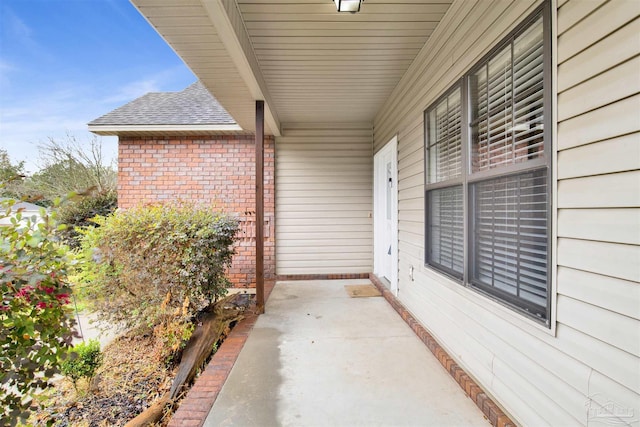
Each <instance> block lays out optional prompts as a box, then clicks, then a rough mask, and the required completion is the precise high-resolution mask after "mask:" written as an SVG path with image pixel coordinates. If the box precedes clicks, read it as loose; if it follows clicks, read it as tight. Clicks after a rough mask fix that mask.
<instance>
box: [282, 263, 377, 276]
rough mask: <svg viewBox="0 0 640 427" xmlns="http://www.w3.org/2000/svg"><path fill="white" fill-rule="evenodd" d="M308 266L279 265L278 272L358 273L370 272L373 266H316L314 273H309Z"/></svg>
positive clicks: (294, 273)
mask: <svg viewBox="0 0 640 427" xmlns="http://www.w3.org/2000/svg"><path fill="white" fill-rule="evenodd" d="M308 271H309V268H308V267H279V269H278V273H277V274H283V275H285V274H287V275H288V274H291V275H296V274H356V273H369V272H370V271H371V267H368V266H354V265H350V266H346V267H338V266H334V267H315V268H314V269H313V271H314V273H309V272H308Z"/></svg>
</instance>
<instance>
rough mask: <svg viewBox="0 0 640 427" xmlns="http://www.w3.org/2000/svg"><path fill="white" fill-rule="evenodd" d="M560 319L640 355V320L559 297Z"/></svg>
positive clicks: (601, 339)
mask: <svg viewBox="0 0 640 427" xmlns="http://www.w3.org/2000/svg"><path fill="white" fill-rule="evenodd" d="M557 311H558V321H559V322H561V323H564V324H565V325H567V326H570V327H572V328H574V329H576V330H579V331H582V332H584V333H588V334H589V335H591V336H592V337H594V338H597V339H599V340H600V341H604V342H606V343H608V344H611V345H612V346H614V347H617V348H619V349H621V350H623V351H626V352H628V353H630V354H640V339H638V337H639V336H640V321H638V320H637V319H633V318H630V317H627V316H622V315H620V314H617V313H613V312H611V311H609V310H605V309H602V308H600V307H598V306H595V305H591V304H587V303H584V302H582V301H579V300H575V299H573V298H569V297H565V296H564V295H560V296H558V309H557Z"/></svg>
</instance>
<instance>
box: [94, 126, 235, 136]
mask: <svg viewBox="0 0 640 427" xmlns="http://www.w3.org/2000/svg"><path fill="white" fill-rule="evenodd" d="M88 128H89V131H90V132H94V133H97V134H110V135H115V134H117V133H120V132H163V131H164V132H224V131H227V132H231V131H234V132H237V131H241V130H243V129H242V128H241V127H240V126H238V125H236V124H227V125H89V126H88Z"/></svg>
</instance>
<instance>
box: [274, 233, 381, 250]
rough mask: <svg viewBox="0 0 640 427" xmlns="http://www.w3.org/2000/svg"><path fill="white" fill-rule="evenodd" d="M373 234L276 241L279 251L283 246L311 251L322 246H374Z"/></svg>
mask: <svg viewBox="0 0 640 427" xmlns="http://www.w3.org/2000/svg"><path fill="white" fill-rule="evenodd" d="M372 245H373V235H371V236H366V237H364V238H359V239H356V238H344V237H342V236H326V235H325V236H321V238H316V239H313V238H308V239H299V240H294V239H289V240H287V239H283V240H279V241H278V242H277V243H276V246H277V248H278V251H279V250H280V249H282V248H298V249H297V250H298V251H311V250H318V248H320V247H328V248H334V247H348V246H357V247H361V248H371V247H373V246H372ZM278 253H280V252H278Z"/></svg>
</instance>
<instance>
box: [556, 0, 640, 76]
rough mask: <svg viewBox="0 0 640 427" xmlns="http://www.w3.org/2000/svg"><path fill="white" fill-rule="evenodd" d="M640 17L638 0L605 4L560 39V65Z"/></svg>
mask: <svg viewBox="0 0 640 427" xmlns="http://www.w3.org/2000/svg"><path fill="white" fill-rule="evenodd" d="M638 15H640V2H639V1H637V0H614V1H609V2H607V3H606V4H604V5H603V6H602V7H601V8H600V9H598V12H597V13H592V14H591V15H589V16H587V17H586V18H585V19H583V20H582V21H580V23H578V24H577V25H575V26H574V27H573V28H572V29H571V31H567V32H566V33H564V34H563V35H561V36H560V37H558V63H560V64H561V63H563V62H564V61H565V60H567V59H569V58H571V57H572V56H574V55H575V54H577V53H579V52H581V51H582V50H584V49H586V48H587V47H589V46H591V45H592V44H594V43H596V42H597V41H598V40H600V39H603V38H604V37H606V36H608V35H609V34H611V33H612V32H614V31H615V30H617V29H618V28H620V27H622V26H623V25H625V24H626V23H628V22H630V21H632V20H633V19H635V18H636V17H638Z"/></svg>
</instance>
